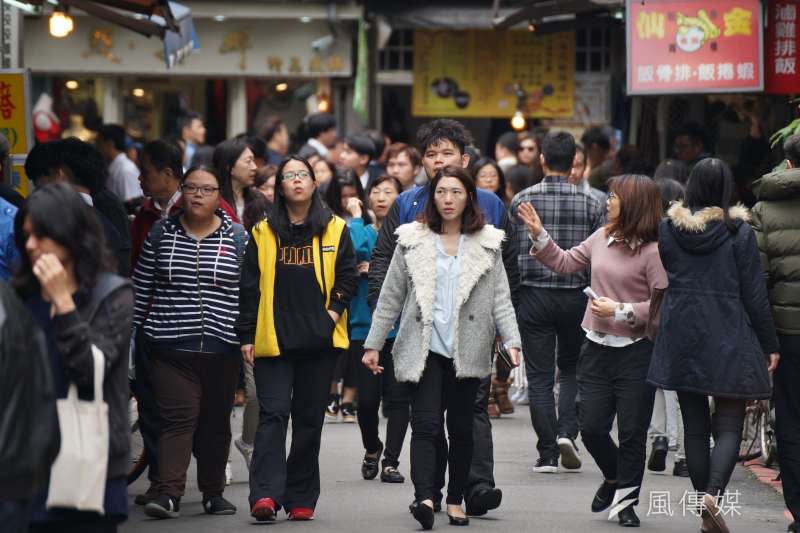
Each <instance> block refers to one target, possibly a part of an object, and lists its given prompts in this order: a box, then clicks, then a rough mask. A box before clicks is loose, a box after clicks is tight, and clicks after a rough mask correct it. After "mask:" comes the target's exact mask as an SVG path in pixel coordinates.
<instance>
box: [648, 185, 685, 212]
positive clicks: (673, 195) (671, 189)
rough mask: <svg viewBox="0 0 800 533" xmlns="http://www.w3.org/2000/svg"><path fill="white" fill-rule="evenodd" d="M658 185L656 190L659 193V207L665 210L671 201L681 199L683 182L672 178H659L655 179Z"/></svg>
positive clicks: (683, 192) (683, 190) (683, 191)
mask: <svg viewBox="0 0 800 533" xmlns="http://www.w3.org/2000/svg"><path fill="white" fill-rule="evenodd" d="M655 182H656V185H658V192H660V193H661V208H662V209H663V210H664V211H666V210H667V209H669V206H670V205H672V203H673V202H677V201H678V200H683V195H684V194H685V192H686V190H685V189H684V187H683V184H682V183H681V182H679V181H677V180H674V179H672V178H661V179H657V180H655Z"/></svg>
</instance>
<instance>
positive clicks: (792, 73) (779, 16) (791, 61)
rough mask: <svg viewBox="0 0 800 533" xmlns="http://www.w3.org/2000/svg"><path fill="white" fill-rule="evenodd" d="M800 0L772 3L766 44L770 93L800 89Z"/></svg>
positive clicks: (768, 88)
mask: <svg viewBox="0 0 800 533" xmlns="http://www.w3.org/2000/svg"><path fill="white" fill-rule="evenodd" d="M799 8H800V0H777V1H773V2H770V3H769V10H768V14H767V16H768V17H769V22H768V24H767V37H766V40H765V44H764V46H765V47H766V49H765V55H766V58H765V64H764V71H765V76H766V80H765V82H766V86H765V89H766V91H767V92H769V93H778V94H791V93H797V92H798V91H800V75H799V74H800V71H798V68H797V67H798V65H797V14H798V11H800V9H799Z"/></svg>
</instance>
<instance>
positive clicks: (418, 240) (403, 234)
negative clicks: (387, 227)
mask: <svg viewBox="0 0 800 533" xmlns="http://www.w3.org/2000/svg"><path fill="white" fill-rule="evenodd" d="M395 233H396V234H397V243H398V244H400V245H401V246H402V247H404V248H416V247H417V246H419V245H420V244H422V243H423V242H424V241H425V240H426V239H429V238H430V237H432V236H434V233H433V232H432V231H431V229H430V228H429V227H428V226H427V225H426V224H423V223H422V222H411V223H410V224H403V225H402V226H400V227H398V228H397V230H395ZM505 235H506V234H505V232H504V231H503V230H500V229H497V228H495V227H494V226H492V225H491V224H486V225H485V226H483V228H482V229H481V230H480V231H478V232H476V233H474V234H472V235H468V236H467V237H468V238H471V239H476V240H477V242H478V244H480V245H481V246H482V247H484V248H487V249H489V250H493V251H497V250H499V249H500V247H501V246H502V244H503V239H505Z"/></svg>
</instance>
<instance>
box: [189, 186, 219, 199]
mask: <svg viewBox="0 0 800 533" xmlns="http://www.w3.org/2000/svg"><path fill="white" fill-rule="evenodd" d="M181 189H182V190H183V193H184V194H188V195H189V196H193V195H195V194H197V193H198V192H199V193H200V196H211V195H212V194H214V193H215V192H216V191H218V190H219V187H211V186H210V185H192V184H191V183H184V184H183V186H182V187H181Z"/></svg>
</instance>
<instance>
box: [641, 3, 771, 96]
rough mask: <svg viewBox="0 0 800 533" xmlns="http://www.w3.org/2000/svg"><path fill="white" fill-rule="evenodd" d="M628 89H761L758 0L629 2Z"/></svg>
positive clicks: (662, 91) (643, 91) (656, 91)
mask: <svg viewBox="0 0 800 533" xmlns="http://www.w3.org/2000/svg"><path fill="white" fill-rule="evenodd" d="M627 21H628V23H627V34H628V93H629V94H672V93H681V92H683V93H690V92H696V93H715V92H732V91H737V92H741V91H760V90H762V88H763V86H764V71H763V67H762V57H763V56H762V31H761V28H762V21H761V5H760V2H759V0H699V1H698V0H696V1H686V0H684V1H675V0H648V1H647V2H641V1H639V0H628V1H627Z"/></svg>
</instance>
